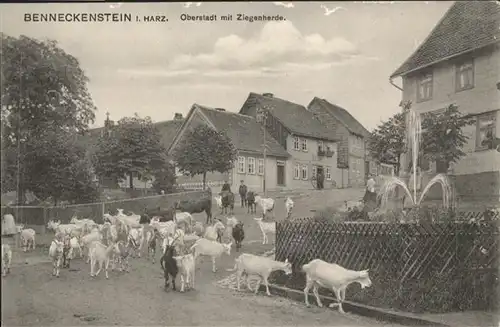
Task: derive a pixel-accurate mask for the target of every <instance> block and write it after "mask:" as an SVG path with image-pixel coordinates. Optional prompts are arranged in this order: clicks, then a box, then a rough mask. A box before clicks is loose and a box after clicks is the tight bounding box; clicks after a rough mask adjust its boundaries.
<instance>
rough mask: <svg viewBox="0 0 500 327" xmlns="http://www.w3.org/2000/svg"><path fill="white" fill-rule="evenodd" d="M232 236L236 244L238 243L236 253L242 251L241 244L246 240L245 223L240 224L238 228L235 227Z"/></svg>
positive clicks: (237, 225)
mask: <svg viewBox="0 0 500 327" xmlns="http://www.w3.org/2000/svg"><path fill="white" fill-rule="evenodd" d="M232 235H233V238H234V242H235V243H236V251H239V249H241V242H243V239H244V238H245V231H244V230H243V223H242V222H239V223H237V224H236V226H234V227H233V231H232Z"/></svg>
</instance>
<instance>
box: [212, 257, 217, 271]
mask: <svg viewBox="0 0 500 327" xmlns="http://www.w3.org/2000/svg"><path fill="white" fill-rule="evenodd" d="M212 272H217V267H215V257H212Z"/></svg>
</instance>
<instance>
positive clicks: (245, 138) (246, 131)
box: [193, 104, 290, 158]
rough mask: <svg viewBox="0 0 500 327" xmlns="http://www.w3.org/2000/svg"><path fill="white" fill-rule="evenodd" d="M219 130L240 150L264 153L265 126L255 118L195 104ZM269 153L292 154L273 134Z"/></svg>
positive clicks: (269, 144) (268, 138)
mask: <svg viewBox="0 0 500 327" xmlns="http://www.w3.org/2000/svg"><path fill="white" fill-rule="evenodd" d="M193 108H196V109H198V110H200V112H201V113H202V114H204V115H205V116H206V117H207V118H208V119H209V120H210V122H211V123H212V124H213V125H214V126H215V128H216V129H217V130H218V131H222V132H225V133H226V134H227V136H228V137H229V138H230V139H231V141H232V142H233V144H234V146H235V147H236V148H237V149H238V150H243V151H249V152H256V153H262V142H263V140H264V127H263V126H262V125H261V124H259V123H258V122H257V121H256V120H255V118H253V117H250V116H246V115H240V114H237V113H234V112H229V111H219V110H217V109H214V108H210V107H206V106H202V105H198V104H194V105H193ZM266 146H267V149H268V152H267V154H268V155H271V156H276V157H285V158H286V157H289V156H290V154H289V153H288V152H287V151H286V150H285V149H284V148H283V147H282V146H281V145H280V144H279V143H278V141H276V140H275V139H274V138H273V137H272V136H271V135H269V134H268V135H267V138H266Z"/></svg>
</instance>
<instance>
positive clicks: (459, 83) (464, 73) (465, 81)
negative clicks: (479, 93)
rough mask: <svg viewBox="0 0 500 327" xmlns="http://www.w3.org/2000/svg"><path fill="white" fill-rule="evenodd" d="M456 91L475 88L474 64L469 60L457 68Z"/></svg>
mask: <svg viewBox="0 0 500 327" xmlns="http://www.w3.org/2000/svg"><path fill="white" fill-rule="evenodd" d="M456 72H457V74H456V83H455V84H456V85H455V86H456V89H457V91H462V90H467V89H471V88H473V87H474V62H473V61H472V60H468V61H466V62H463V63H461V64H460V65H457V66H456Z"/></svg>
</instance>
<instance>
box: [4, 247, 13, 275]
mask: <svg viewBox="0 0 500 327" xmlns="http://www.w3.org/2000/svg"><path fill="white" fill-rule="evenodd" d="M11 263H12V249H11V248H10V245H9V244H2V276H7V274H9V273H10V264H11Z"/></svg>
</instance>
